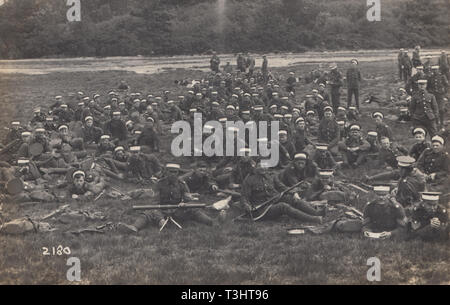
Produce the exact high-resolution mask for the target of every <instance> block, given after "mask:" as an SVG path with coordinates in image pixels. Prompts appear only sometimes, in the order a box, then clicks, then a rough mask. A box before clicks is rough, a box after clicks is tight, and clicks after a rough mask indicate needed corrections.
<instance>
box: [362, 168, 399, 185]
mask: <svg viewBox="0 0 450 305" xmlns="http://www.w3.org/2000/svg"><path fill="white" fill-rule="evenodd" d="M392 174H393V172H392V171H389V172H383V173H379V174H376V175H373V176H367V175H366V176H364V178H363V179H364V182H368V183H370V182H372V181H377V180H389V179H391V178H392Z"/></svg>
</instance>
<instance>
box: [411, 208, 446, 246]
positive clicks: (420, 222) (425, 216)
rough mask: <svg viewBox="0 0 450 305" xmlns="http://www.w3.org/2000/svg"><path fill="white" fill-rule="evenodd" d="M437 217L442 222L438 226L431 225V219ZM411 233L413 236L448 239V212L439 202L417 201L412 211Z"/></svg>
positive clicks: (428, 238) (428, 239)
mask: <svg viewBox="0 0 450 305" xmlns="http://www.w3.org/2000/svg"><path fill="white" fill-rule="evenodd" d="M433 218H437V219H439V221H440V222H441V223H440V225H439V226H438V227H433V226H432V225H431V223H430V222H431V219H433ZM408 233H409V235H410V237H412V238H421V239H423V240H426V241H430V240H448V233H449V226H448V212H447V210H446V209H445V208H444V207H443V206H441V205H439V204H437V203H434V204H428V203H426V202H424V201H421V202H418V203H416V204H415V205H414V206H413V208H412V212H411V223H410V224H409V232H408Z"/></svg>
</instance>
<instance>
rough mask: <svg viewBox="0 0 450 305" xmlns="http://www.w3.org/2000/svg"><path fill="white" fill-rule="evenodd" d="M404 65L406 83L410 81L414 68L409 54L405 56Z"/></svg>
mask: <svg viewBox="0 0 450 305" xmlns="http://www.w3.org/2000/svg"><path fill="white" fill-rule="evenodd" d="M402 65H403V80H404V81H405V83H406V82H407V81H408V79H409V78H410V77H411V72H412V66H413V64H412V62H411V59H410V58H409V56H408V54H404V55H403V58H402Z"/></svg>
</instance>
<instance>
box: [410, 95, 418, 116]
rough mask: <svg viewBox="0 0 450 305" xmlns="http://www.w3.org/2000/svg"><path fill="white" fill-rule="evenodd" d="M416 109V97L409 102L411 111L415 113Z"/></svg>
mask: <svg viewBox="0 0 450 305" xmlns="http://www.w3.org/2000/svg"><path fill="white" fill-rule="evenodd" d="M415 111H416V99H415V98H412V99H411V103H410V104H409V113H411V114H414V112H415Z"/></svg>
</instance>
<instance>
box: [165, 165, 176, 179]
mask: <svg viewBox="0 0 450 305" xmlns="http://www.w3.org/2000/svg"><path fill="white" fill-rule="evenodd" d="M167 177H168V178H169V179H171V180H174V179H176V178H177V177H178V169H175V168H168V169H167Z"/></svg>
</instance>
